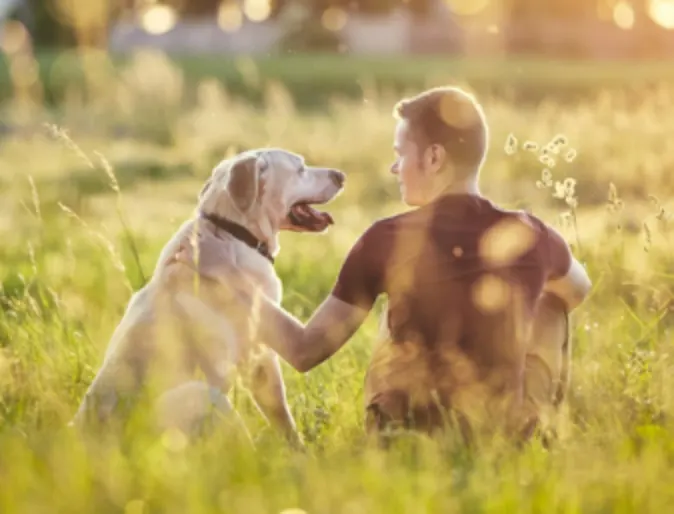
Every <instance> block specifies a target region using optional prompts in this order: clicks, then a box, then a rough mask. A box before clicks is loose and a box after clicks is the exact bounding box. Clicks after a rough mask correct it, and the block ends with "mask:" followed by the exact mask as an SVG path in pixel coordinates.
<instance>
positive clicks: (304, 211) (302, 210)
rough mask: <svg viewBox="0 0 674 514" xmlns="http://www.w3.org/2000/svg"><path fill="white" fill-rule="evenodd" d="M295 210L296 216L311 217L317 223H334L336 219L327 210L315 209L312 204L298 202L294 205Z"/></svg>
mask: <svg viewBox="0 0 674 514" xmlns="http://www.w3.org/2000/svg"><path fill="white" fill-rule="evenodd" d="M293 211H294V212H295V215H296V216H299V217H302V218H305V219H306V218H310V219H312V221H313V222H315V223H317V224H324V225H332V224H334V220H333V219H332V216H330V214H329V213H327V212H321V211H318V210H316V209H314V208H313V207H312V206H311V205H308V204H304V203H303V204H297V205H295V206H294V207H293Z"/></svg>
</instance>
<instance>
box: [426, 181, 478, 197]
mask: <svg viewBox="0 0 674 514" xmlns="http://www.w3.org/2000/svg"><path fill="white" fill-rule="evenodd" d="M447 195H472V196H482V193H480V188H479V186H478V184H477V181H476V180H470V181H463V182H452V183H450V184H442V185H440V186H439V187H437V188H436V190H435V191H434V193H433V195H432V200H431V201H433V200H436V199H438V198H440V197H442V196H447Z"/></svg>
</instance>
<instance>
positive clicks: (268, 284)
mask: <svg viewBox="0 0 674 514" xmlns="http://www.w3.org/2000/svg"><path fill="white" fill-rule="evenodd" d="M249 273H250V278H251V279H252V281H253V283H254V284H255V286H256V287H257V289H258V291H259V292H261V293H262V294H264V295H265V296H266V297H267V298H269V299H270V300H272V301H273V302H274V303H280V302H281V296H282V294H283V288H282V284H281V280H280V279H279V277H278V275H276V273H275V272H274V269H273V268H270V269H269V270H266V269H265V270H261V269H259V268H258V269H252V270H249Z"/></svg>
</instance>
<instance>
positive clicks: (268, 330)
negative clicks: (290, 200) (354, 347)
mask: <svg viewBox="0 0 674 514" xmlns="http://www.w3.org/2000/svg"><path fill="white" fill-rule="evenodd" d="M364 240H365V237H364V236H362V237H361V239H360V240H359V242H358V244H357V245H355V246H354V248H353V249H352V250H351V252H350V253H349V255H348V256H347V259H346V262H345V263H344V265H343V267H342V270H341V271H340V274H339V277H338V281H337V284H336V287H335V288H334V289H333V292H332V294H330V295H329V296H328V297H327V298H326V299H325V300H324V301H323V302H322V303H321V305H320V306H319V307H318V309H317V310H316V311H315V312H314V314H313V315H312V316H311V318H310V319H309V322H308V323H307V324H306V326H305V325H303V324H302V323H301V322H300V321H299V320H298V319H297V318H295V317H294V316H292V315H291V314H290V313H288V312H287V311H285V310H284V309H283V308H282V307H280V306H278V305H276V304H275V303H274V302H272V301H270V300H269V299H268V298H267V297H265V296H264V295H263V294H261V293H255V292H254V289H251V288H249V287H246V286H245V285H244V283H243V282H242V281H238V280H234V281H232V280H231V277H233V276H236V274H237V270H236V268H235V266H234V265H233V264H232V263H231V260H230V259H229V258H227V256H225V255H224V254H223V253H222V252H223V246H222V244H221V241H219V240H218V239H217V238H216V237H215V236H214V235H213V234H210V233H208V232H204V233H201V234H199V238H198V246H199V254H198V258H197V259H196V260H197V262H196V263H195V259H194V248H193V247H192V245H191V244H190V243H189V242H187V241H185V242H184V243H183V245H182V246H181V248H180V250H179V251H178V252H177V253H176V255H174V256H172V257H171V258H170V260H175V261H179V262H182V263H184V264H187V265H188V266H190V267H192V268H193V269H195V270H198V272H199V274H200V275H201V276H202V277H203V278H207V279H212V280H216V281H219V280H220V279H221V278H225V279H226V280H227V283H226V284H224V285H225V286H226V287H229V288H233V289H234V294H235V295H236V296H238V300H239V304H240V305H246V306H248V305H249V306H251V310H252V312H251V313H249V314H250V319H253V320H256V326H255V327H253V330H257V334H256V337H257V338H258V339H259V340H261V341H262V342H263V343H264V344H266V345H267V346H269V347H270V348H272V349H273V350H274V351H276V352H277V353H278V354H279V355H280V356H281V357H282V358H283V359H284V360H286V361H287V362H288V363H289V364H290V365H291V366H293V367H294V368H295V369H297V370H298V371H301V372H305V371H308V370H310V369H312V368H313V367H315V366H317V365H318V364H320V363H322V362H323V361H324V360H326V359H327V358H329V357H331V356H332V355H334V354H335V353H336V352H337V351H338V350H339V349H340V348H341V347H342V346H344V344H345V343H346V342H347V341H348V340H349V339H350V338H351V336H352V335H353V334H354V333H355V332H356V331H357V330H358V328H359V327H360V326H361V325H362V324H363V322H364V321H365V319H366V318H367V316H368V314H369V312H370V308H371V306H372V304H373V303H374V300H375V299H376V296H377V294H378V291H377V290H376V289H374V287H375V285H374V284H376V282H377V278H376V277H374V278H373V277H371V276H370V277H366V276H365V275H366V274H367V268H368V267H369V266H368V265H367V264H368V263H367V262H366V261H365V259H364V255H366V254H365V253H364V251H363V247H364V244H363V242H364ZM368 278H369V280H368ZM366 282H369V284H370V287H369V288H365V290H363V289H362V286H359V284H363V283H366ZM340 296H341V297H343V298H345V299H346V300H347V301H344V300H342V299H340ZM363 297H366V298H367V300H365V301H363ZM351 298H353V300H351ZM349 300H351V301H349Z"/></svg>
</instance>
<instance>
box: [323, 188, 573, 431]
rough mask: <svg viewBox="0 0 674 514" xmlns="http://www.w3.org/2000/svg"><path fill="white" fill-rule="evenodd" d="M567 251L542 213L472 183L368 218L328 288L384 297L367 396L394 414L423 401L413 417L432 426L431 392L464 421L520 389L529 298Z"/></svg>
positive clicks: (367, 300)
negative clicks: (488, 195)
mask: <svg viewBox="0 0 674 514" xmlns="http://www.w3.org/2000/svg"><path fill="white" fill-rule="evenodd" d="M570 259H571V257H570V253H569V251H568V247H567V246H566V243H564V241H563V240H561V238H560V237H559V236H558V234H556V233H555V232H554V231H550V230H549V229H548V228H547V227H546V226H545V225H544V224H543V223H542V222H540V221H539V220H538V219H537V218H535V217H533V216H531V215H528V214H526V213H523V212H518V211H507V210H503V209H500V208H498V207H496V206H494V205H493V204H492V203H491V202H490V201H488V200H487V199H485V198H482V197H478V196H474V195H448V196H445V197H443V198H440V199H439V200H437V201H435V202H433V203H432V204H429V205H427V206H424V207H422V208H420V209H417V210H415V211H411V212H408V213H405V214H402V215H398V216H394V217H391V218H387V219H383V220H380V221H378V222H377V223H375V224H374V225H373V226H372V227H371V228H370V229H369V230H368V231H367V232H366V233H365V234H364V235H363V237H362V238H361V239H360V241H359V242H358V244H357V245H356V246H355V247H354V249H353V250H352V252H351V253H350V255H349V257H348V259H347V261H346V263H345V265H344V267H343V269H342V272H341V273H340V277H339V279H338V281H337V284H336V286H335V289H334V291H333V294H334V295H335V296H337V297H338V298H340V299H342V300H344V301H346V302H348V303H352V304H356V305H361V306H363V307H365V308H368V307H370V306H371V303H372V302H373V301H374V299H376V297H377V296H378V295H379V294H382V293H384V294H386V295H387V297H388V312H387V320H386V321H387V324H386V327H387V335H386V337H384V338H383V339H382V341H380V343H379V345H378V347H377V348H376V349H375V352H374V355H373V359H372V364H371V367H370V370H369V371H368V377H367V384H366V401H367V402H368V405H372V406H374V407H377V408H379V407H382V405H383V406H384V407H383V410H385V411H387V412H388V413H389V415H393V414H391V412H392V411H400V412H398V415H400V416H406V415H408V414H409V412H407V411H410V410H411V411H415V410H417V409H416V407H419V408H420V409H421V411H420V412H418V413H417V414H416V415H415V414H412V417H413V418H416V419H415V421H416V423H417V424H421V425H430V426H434V425H437V424H438V423H439V420H438V419H436V418H437V417H438V416H439V415H440V413H439V412H436V410H437V409H435V407H429V405H432V404H433V403H434V402H435V403H437V402H439V403H440V404H441V405H442V406H444V407H445V408H450V407H451V409H452V410H454V411H456V412H459V413H461V415H463V416H465V417H466V418H468V420H469V421H470V422H471V424H473V423H474V422H477V419H479V418H485V417H487V418H493V417H494V416H503V415H505V410H507V409H508V408H509V405H511V403H512V401H513V400H518V399H519V398H520V395H521V387H522V372H523V366H524V355H525V345H526V343H527V334H528V331H529V329H530V326H531V321H532V320H533V315H534V312H535V307H536V299H537V298H538V297H539V296H540V294H541V291H542V288H543V285H544V283H545V281H546V280H548V279H550V278H555V277H559V276H562V275H564V274H565V273H566V271H567V270H568V267H569V266H570ZM415 406H416V407H415ZM504 409H505V410H504ZM403 411H405V412H403ZM398 415H393V417H398Z"/></svg>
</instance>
